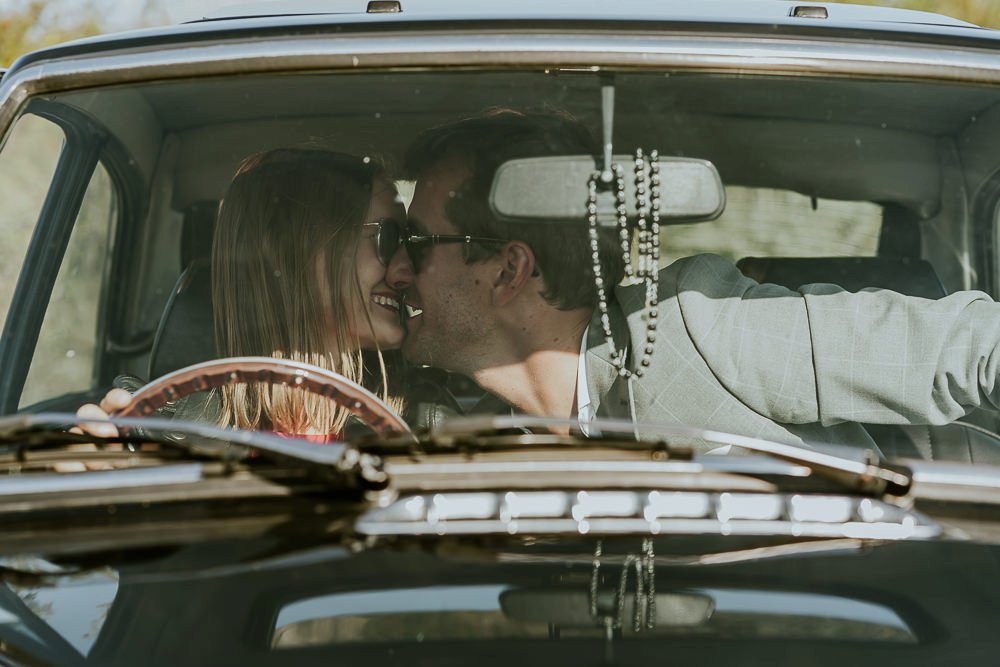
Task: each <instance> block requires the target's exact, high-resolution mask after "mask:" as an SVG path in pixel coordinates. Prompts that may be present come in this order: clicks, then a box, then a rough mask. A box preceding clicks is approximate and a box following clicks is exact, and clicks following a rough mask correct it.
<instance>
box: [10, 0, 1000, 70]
mask: <svg viewBox="0 0 1000 667" xmlns="http://www.w3.org/2000/svg"><path fill="white" fill-rule="evenodd" d="M397 5H398V7H397ZM396 9H398V10H399V11H395V10H396ZM817 16H824V17H825V18H817ZM495 28H500V29H504V30H515V31H516V30H522V29H523V30H535V29H545V30H555V31H561V32H566V31H574V30H614V31H615V32H618V33H621V32H629V31H633V30H644V29H650V28H655V29H658V30H662V29H669V30H671V31H678V32H683V31H698V32H706V31H708V32H711V31H720V32H727V33H734V32H735V33H743V34H760V35H769V36H791V37H796V36H806V37H827V38H833V39H855V40H872V39H882V40H888V41H901V42H909V43H918V44H919V43H926V44H943V45H949V46H973V47H976V46H979V47H982V46H987V47H992V48H995V47H996V45H997V42H998V41H1000V31H998V30H992V29H987V28H981V27H979V26H976V25H974V24H971V23H966V22H964V21H959V20H957V19H953V18H949V17H946V16H942V15H940V14H933V13H930V12H922V11H914V10H904V9H896V8H891V7H871V6H862V5H851V4H841V3H835V2H793V1H789V0H700V1H699V2H697V3H693V2H689V0H616V1H615V2H614V3H607V2H601V1H598V0H545V2H537V0H494V1H493V2H485V1H478V2H455V1H454V0H271V1H269V2H258V3H251V4H246V5H239V6H236V7H230V8H228V9H225V10H222V11H219V12H216V13H211V14H208V15H206V16H205V17H204V18H202V19H200V20H197V21H191V22H188V23H183V24H179V25H173V26H165V27H158V28H147V29H143V30H133V31H129V32H123V33H112V34H106V35H99V36H96V37H90V38H86V39H81V40H76V41H72V42H66V43H64V44H60V45H56V46H52V47H48V48H45V49H41V50H38V51H35V52H32V53H29V54H26V55H24V56H22V57H21V58H19V59H18V60H17V61H15V63H14V64H13V65H12V66H11V67H10V69H9V70H8V73H9V74H13V73H14V72H15V71H17V70H19V69H21V68H23V67H25V66H27V65H30V64H34V63H37V62H40V61H46V60H51V59H55V58H72V57H77V56H84V55H91V54H99V53H103V52H112V51H120V50H124V49H150V48H152V49H156V48H159V47H164V46H170V45H186V44H197V43H204V42H208V41H218V40H230V39H236V40H239V39H253V38H261V37H272V36H273V37H281V36H303V35H323V34H329V35H336V34H341V33H345V32H357V31H361V32H372V31H381V30H385V29H390V30H393V31H397V30H407V29H413V30H420V31H424V32H425V31H427V30H440V31H442V32H453V31H459V30H466V31H468V30H486V29H495ZM494 48H501V47H499V46H498V47H494Z"/></svg>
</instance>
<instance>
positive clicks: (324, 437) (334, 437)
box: [275, 432, 340, 445]
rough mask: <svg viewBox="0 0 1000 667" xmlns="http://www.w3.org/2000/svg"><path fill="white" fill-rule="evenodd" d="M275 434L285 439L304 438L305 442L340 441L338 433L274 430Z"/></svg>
mask: <svg viewBox="0 0 1000 667" xmlns="http://www.w3.org/2000/svg"><path fill="white" fill-rule="evenodd" d="M275 435H276V436H279V437H281V438H285V439H289V440H290V439H292V438H296V439H298V440H306V441H307V442H312V443H315V444H317V445H329V444H330V443H332V442H340V434H339V433H330V434H324V433H278V432H275Z"/></svg>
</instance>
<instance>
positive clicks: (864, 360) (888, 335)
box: [586, 255, 1000, 446]
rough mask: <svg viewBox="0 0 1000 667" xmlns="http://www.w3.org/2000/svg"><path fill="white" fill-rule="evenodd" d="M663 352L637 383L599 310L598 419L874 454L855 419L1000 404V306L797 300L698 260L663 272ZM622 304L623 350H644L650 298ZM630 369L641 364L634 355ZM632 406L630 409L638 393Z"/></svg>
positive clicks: (953, 412)
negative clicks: (616, 352) (622, 372)
mask: <svg viewBox="0 0 1000 667" xmlns="http://www.w3.org/2000/svg"><path fill="white" fill-rule="evenodd" d="M659 293H660V306H659V324H658V327H657V336H656V346H655V352H654V354H653V357H652V360H651V366H650V367H649V368H648V369H647V371H646V373H645V375H644V376H643V377H642V378H636V379H634V380H632V381H631V385H632V386H631V388H629V386H628V385H629V384H630V383H629V382H627V381H626V380H624V379H622V378H620V377H618V375H617V374H616V372H615V369H614V367H613V366H612V365H611V362H610V361H609V359H610V354H609V350H608V346H607V343H606V342H605V340H604V336H603V333H602V330H601V325H600V320H599V319H598V315H597V314H595V317H594V319H592V321H591V323H590V328H589V333H588V340H587V348H588V352H587V358H586V363H587V375H588V386H589V389H590V395H591V400H592V401H593V402H594V403H596V405H595V406H594V407H595V409H596V411H597V415H598V416H599V417H601V416H603V417H616V418H629V417H630V413H631V412H632V410H634V413H635V415H634V416H635V418H636V419H637V421H638V422H639V423H641V422H657V423H679V424H684V425H687V426H694V427H703V428H710V429H712V430H717V431H727V432H731V433H738V434H741V435H748V436H753V437H760V438H767V439H771V440H775V441H779V442H786V443H791V444H799V443H801V442H803V441H806V442H815V443H827V442H832V443H840V444H848V445H861V446H870V445H871V439H870V438H869V436H868V435H867V433H866V432H865V431H864V429H862V428H861V427H860V426H858V424H857V423H856V422H867V423H877V424H943V423H947V422H950V421H953V420H955V419H957V418H959V417H962V416H963V415H965V414H967V413H968V412H970V411H971V410H972V409H974V408H977V407H980V406H994V407H995V406H998V405H1000V387H998V382H997V376H998V372H1000V352H998V342H1000V305H998V304H996V303H995V302H993V301H992V300H991V299H990V298H989V297H988V296H987V295H985V294H982V293H980V292H960V293H956V294H953V295H950V296H948V297H945V298H943V299H940V300H936V301H933V300H928V299H921V298H917V297H907V296H903V295H900V294H897V293H895V292H890V291H887V290H875V289H872V290H864V291H861V292H858V293H850V292H846V291H844V290H842V289H840V288H839V287H836V286H834V285H819V284H817V285H809V286H806V287H803V288H801V291H792V290H789V289H786V288H784V287H780V286H777V285H762V284H758V283H756V282H754V281H753V280H751V279H750V278H747V277H745V276H744V275H743V274H742V273H740V271H739V270H738V269H737V268H736V267H735V266H733V265H732V264H731V263H730V262H728V261H727V260H725V259H723V258H721V257H718V256H715V255H697V256H694V257H689V258H685V259H682V260H680V261H677V262H675V263H674V264H671V265H670V266H668V267H666V268H665V269H663V270H662V271H661V272H660V289H659ZM615 294H616V299H617V304H615V303H614V302H612V304H611V313H610V315H611V322H612V330H613V331H614V335H615V340H616V345H618V346H622V345H627V346H628V347H629V348H630V349H631V350H635V351H640V350H642V349H643V348H644V347H645V339H646V325H645V321H644V319H643V314H642V310H643V300H644V296H645V289H644V287H643V286H641V285H636V286H629V287H620V288H618V289H616V291H615ZM629 356H630V358H629V363H630V364H634V363H636V357H638V356H641V355H640V354H636V353H635V352H630V355H629ZM630 390H631V392H632V400H633V401H634V405H633V406H632V407H631V408H630V405H629V402H630V400H629V391H630Z"/></svg>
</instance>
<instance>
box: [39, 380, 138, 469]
mask: <svg viewBox="0 0 1000 667" xmlns="http://www.w3.org/2000/svg"><path fill="white" fill-rule="evenodd" d="M131 400H132V395H131V394H129V393H128V392H127V391H125V390H124V389H118V388H115V389H112V390H111V391H109V392H108V393H107V394H105V395H104V398H102V399H101V402H100V404H98V405H94V404H93V403H87V404H86V405H81V406H80V409H79V410H77V411H76V416H77V417H85V418H88V419H107V418H108V417H110V416H111V413H112V412H115V411H116V410H121V409H122V408H124V407H125V406H126V405H128V404H129V402H130V401H131ZM70 432H72V433H80V434H84V433H86V434H87V435H92V436H94V437H96V438H114V437H117V436H118V427H116V426H115V425H114V424H109V423H107V422H81V423H80V424H78V425H77V426H74V427H73V428H71V429H70ZM110 447H112V448H120V447H121V446H120V445H114V444H113V445H111V446H110ZM67 449H70V450H72V451H79V452H93V451H97V445H94V444H80V445H70V446H69V447H67ZM54 467H55V470H56V472H85V471H87V470H110V469H113V468H115V467H116V466H113V465H111V464H109V463H106V462H100V463H98V462H87V463H84V462H82V461H62V462H60V463H57V464H55V466H54Z"/></svg>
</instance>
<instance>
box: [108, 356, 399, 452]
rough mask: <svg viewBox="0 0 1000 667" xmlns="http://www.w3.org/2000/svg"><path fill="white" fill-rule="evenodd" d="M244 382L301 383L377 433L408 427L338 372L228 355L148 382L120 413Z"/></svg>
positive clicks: (149, 409) (142, 411)
mask: <svg viewBox="0 0 1000 667" xmlns="http://www.w3.org/2000/svg"><path fill="white" fill-rule="evenodd" d="M241 382H266V383H270V384H283V385H289V386H292V387H299V388H301V389H304V390H306V391H308V392H311V393H314V394H319V395H321V396H325V397H326V398H329V399H330V400H331V401H333V402H334V403H336V404H337V405H339V406H341V407H343V408H346V409H347V410H349V411H350V412H351V413H352V414H354V415H355V416H357V417H358V418H359V419H361V421H363V422H364V423H365V424H367V425H368V426H370V427H371V428H372V430H374V431H375V433H377V434H378V435H386V434H388V433H396V432H405V433H408V432H409V431H410V427H409V426H408V425H407V424H406V422H405V421H403V419H402V417H400V416H399V415H397V414H396V413H395V412H393V411H392V408H390V407H389V406H388V405H386V404H385V403H384V402H383V401H382V399H380V398H379V397H378V396H376V395H375V394H373V393H371V392H370V391H368V390H367V389H365V388H364V387H362V386H361V385H359V384H357V383H356V382H352V381H350V380H348V379H347V378H345V377H344V376H343V375H341V374H340V373H334V372H333V371H328V370H326V369H325V368H320V367H319V366H314V365H312V364H307V363H303V362H301V361H290V360H287V359H274V358H271V357H228V358H224V359H214V360H212V361H205V362H202V363H200V364H194V365H192V366H187V367H185V368H181V369H180V370H176V371H173V372H172V373H167V374H166V375H164V376H162V377H159V378H157V379H156V380H153V381H152V382H150V383H149V384H147V385H145V386H144V387H142V388H141V389H139V391H137V392H136V393H135V394H134V395H133V396H132V401H131V402H130V403H129V404H128V405H127V406H125V407H124V408H122V409H121V410H119V411H118V412H117V413H116V414H117V416H119V417H146V416H148V415H150V414H152V413H153V412H155V411H156V410H157V409H159V408H162V407H163V406H164V405H166V404H167V403H170V402H173V401H176V400H177V399H179V398H182V397H184V396H187V395H188V394H193V393H195V392H199V391H208V390H209V389H216V388H218V387H223V386H226V385H230V384H238V383H241Z"/></svg>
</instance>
